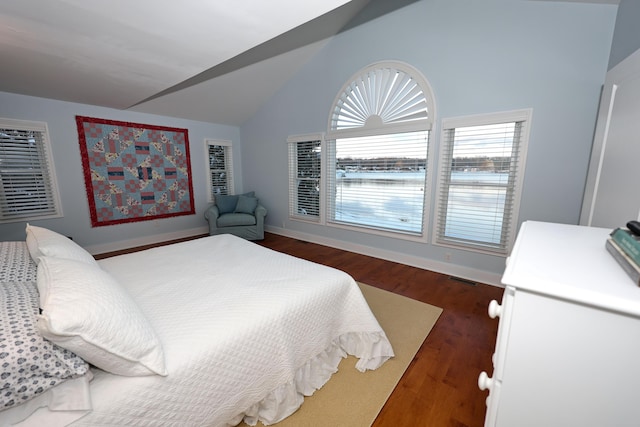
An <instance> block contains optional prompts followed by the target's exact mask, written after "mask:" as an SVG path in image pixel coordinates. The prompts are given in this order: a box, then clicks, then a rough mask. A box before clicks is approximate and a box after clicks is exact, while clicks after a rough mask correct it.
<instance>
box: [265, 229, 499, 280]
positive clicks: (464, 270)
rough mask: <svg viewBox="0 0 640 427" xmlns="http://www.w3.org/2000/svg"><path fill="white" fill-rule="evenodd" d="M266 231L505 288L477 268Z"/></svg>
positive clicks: (291, 232)
mask: <svg viewBox="0 0 640 427" xmlns="http://www.w3.org/2000/svg"><path fill="white" fill-rule="evenodd" d="M265 231H268V232H270V233H273V234H279V235H281V236H285V237H291V238H293V239H299V240H304V241H306V242H311V243H317V244H319V245H324V246H329V247H332V248H336V249H342V250H344V251H349V252H355V253H358V254H361V255H367V256H371V257H374V258H380V259H384V260H387V261H393V262H397V263H400V264H405V265H409V266H411V267H417V268H421V269H423V270H430V271H435V272H436V273H441V274H446V275H448V276H454V277H459V278H462V279H466V280H470V281H472V282H478V283H486V284H487V285H493V286H498V287H501V288H502V287H504V286H503V285H502V284H501V283H500V281H501V278H502V276H501V275H499V274H495V273H490V272H487V271H483V270H478V269H475V268H468V267H464V266H460V265H456V264H450V263H445V262H438V261H434V260H431V259H426V258H420V257H416V256H411V255H407V254H402V253H398V252H393V251H387V250H384V249H380V248H374V247H371V246H365V245H359V244H355V243H351V242H345V241H343V240H336V239H329V238H326V237H322V236H317V235H315V234H308V233H303V232H300V231H294V230H289V229H285V228H280V227H272V226H265Z"/></svg>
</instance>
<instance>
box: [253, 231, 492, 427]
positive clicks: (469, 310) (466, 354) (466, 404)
mask: <svg viewBox="0 0 640 427" xmlns="http://www.w3.org/2000/svg"><path fill="white" fill-rule="evenodd" d="M259 243H260V244H262V245H263V246H266V247H269V248H271V249H274V250H277V251H280V252H285V253H288V254H291V255H295V256H297V257H300V258H304V259H307V260H310V261H314V262H317V263H320V264H325V265H328V266H331V267H335V268H338V269H340V270H343V271H346V272H347V273H349V274H350V275H351V276H353V278H354V279H356V280H357V281H360V282H363V283H366V284H368V285H372V286H376V287H378V288H381V289H385V290H388V291H391V292H395V293H397V294H400V295H404V296H407V297H410V298H413V299H417V300H420V301H423V302H426V303H429V304H433V305H436V306H438V307H441V308H443V309H444V311H443V313H442V315H441V316H440V318H439V319H438V322H437V323H436V325H435V327H434V328H433V329H432V331H431V332H430V333H429V336H428V337H427V339H426V340H425V342H424V343H423V344H422V347H421V348H420V350H419V351H418V353H417V354H416V357H415V359H414V360H413V362H412V363H411V365H410V366H409V368H408V369H407V371H406V372H405V374H404V376H403V377H402V379H401V380H400V382H399V383H398V385H397V387H396V389H395V390H394V391H393V393H392V394H391V397H390V398H389V400H388V401H387V403H386V404H385V406H384V408H383V409H382V411H381V412H380V415H378V418H377V419H376V421H375V423H374V424H373V426H374V427H398V426H425V427H426V426H428V427H480V426H482V425H483V424H484V415H485V410H486V406H485V399H486V397H487V392H483V391H480V390H479V389H478V384H477V381H478V375H479V374H480V372H481V371H483V370H486V371H487V372H491V371H492V369H491V355H492V354H493V350H494V348H495V340H496V333H497V329H498V322H497V320H494V319H490V318H489V316H488V315H487V307H488V305H489V302H490V301H491V300H492V299H496V300H498V301H500V300H501V298H502V289H501V288H497V287H495V286H490V285H485V284H476V285H475V286H473V285H470V284H468V283H464V282H460V281H457V280H453V279H450V278H449V276H445V275H442V274H438V273H434V272H431V271H427V270H423V269H420V268H414V267H409V266H406V265H402V264H398V263H395V262H391V261H384V260H381V259H378V258H372V257H368V256H364V255H359V254H355V253H352V252H346V251H342V250H339V249H333V248H330V247H327V246H321V245H316V244H313V243H308V242H303V241H300V240H295V239H290V238H287V237H283V236H278V235H275V234H270V233H266V234H265V239H264V240H263V241H261V242H259Z"/></svg>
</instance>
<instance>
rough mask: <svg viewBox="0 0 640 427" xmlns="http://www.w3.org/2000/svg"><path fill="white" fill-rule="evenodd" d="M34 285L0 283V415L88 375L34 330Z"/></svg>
mask: <svg viewBox="0 0 640 427" xmlns="http://www.w3.org/2000/svg"><path fill="white" fill-rule="evenodd" d="M37 315H38V290H37V288H36V283H35V282H3V283H0V411H1V410H3V409H7V408H10V407H13V406H16V405H19V404H21V403H24V402H27V401H29V400H31V399H33V398H34V397H36V396H39V395H40V394H42V393H43V392H45V391H46V390H48V389H50V388H53V387H55V386H57V385H59V384H61V383H63V382H65V381H67V380H69V379H72V378H78V377H80V376H82V375H85V374H86V373H87V372H88V371H89V364H88V363H86V362H85V361H84V360H82V359H81V358H80V357H78V356H77V355H76V354H74V353H72V352H71V351H69V350H66V349H64V348H62V347H59V346H57V345H56V344H54V343H52V342H50V341H48V340H46V339H44V338H43V337H42V336H41V335H40V334H39V333H38V330H37V329H36V321H37V320H36V317H37Z"/></svg>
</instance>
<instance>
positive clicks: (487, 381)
mask: <svg viewBox="0 0 640 427" xmlns="http://www.w3.org/2000/svg"><path fill="white" fill-rule="evenodd" d="M492 386H493V378H491V377H489V375H487V373H486V372H484V371H482V372H480V375H479V376H478V387H479V388H480V390H491V387H492Z"/></svg>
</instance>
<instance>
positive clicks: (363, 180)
mask: <svg viewBox="0 0 640 427" xmlns="http://www.w3.org/2000/svg"><path fill="white" fill-rule="evenodd" d="M428 139H429V132H428V131H421V132H407V133H397V134H389V135H376V136H366V137H357V138H340V139H335V140H332V141H330V142H329V143H328V144H329V146H330V148H329V152H330V153H331V154H332V157H334V158H335V169H334V171H333V173H331V174H330V175H329V177H328V181H329V185H328V187H329V189H330V192H331V193H330V196H329V197H328V211H329V215H328V217H329V218H330V221H331V222H334V223H337V224H344V225H355V226H360V227H367V228H374V229H378V230H384V231H394V232H404V233H410V234H415V235H421V234H422V232H423V216H424V204H425V186H426V184H427V183H426V169H427V149H428Z"/></svg>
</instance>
